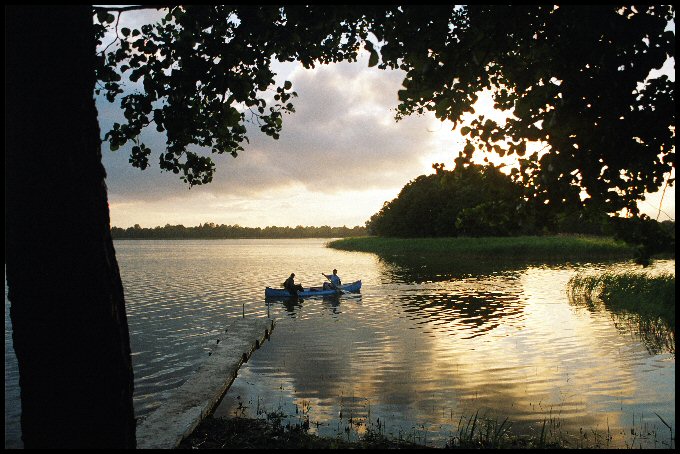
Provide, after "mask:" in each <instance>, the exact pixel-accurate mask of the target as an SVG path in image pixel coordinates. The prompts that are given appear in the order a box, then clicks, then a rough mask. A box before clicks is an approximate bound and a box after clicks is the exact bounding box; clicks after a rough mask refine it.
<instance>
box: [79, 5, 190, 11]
mask: <svg viewBox="0 0 680 454" xmlns="http://www.w3.org/2000/svg"><path fill="white" fill-rule="evenodd" d="M175 6H179V5H131V6H94V7H93V8H92V9H93V10H94V12H95V13H100V12H118V13H123V12H125V11H138V10H142V9H165V8H173V7H175Z"/></svg>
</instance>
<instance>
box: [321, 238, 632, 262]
mask: <svg viewBox="0 0 680 454" xmlns="http://www.w3.org/2000/svg"><path fill="white" fill-rule="evenodd" d="M328 247H331V248H335V249H341V250H347V251H360V252H373V253H376V254H378V255H383V256H390V255H412V254H419V255H444V254H448V255H455V256H466V257H488V258H496V257H503V258H517V259H573V258H595V257H597V258H630V257H632V253H633V249H632V248H631V247H630V246H628V245H626V244H625V243H623V242H621V241H616V240H614V239H612V238H609V237H597V236H583V235H555V236H519V237H483V238H472V237H458V238H383V237H360V238H356V237H354V238H344V239H340V240H335V241H332V242H330V243H328Z"/></svg>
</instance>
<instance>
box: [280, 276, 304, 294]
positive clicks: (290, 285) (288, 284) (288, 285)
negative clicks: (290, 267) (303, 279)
mask: <svg viewBox="0 0 680 454" xmlns="http://www.w3.org/2000/svg"><path fill="white" fill-rule="evenodd" d="M281 285H282V286H283V288H285V289H286V290H288V292H289V293H290V294H291V295H297V292H298V291H300V292H301V291H303V290H304V289H303V288H302V285H300V284H296V283H295V273H290V277H289V278H288V279H286V280H285V282H284V283H283V284H281Z"/></svg>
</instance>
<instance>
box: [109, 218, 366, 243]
mask: <svg viewBox="0 0 680 454" xmlns="http://www.w3.org/2000/svg"><path fill="white" fill-rule="evenodd" d="M111 236H112V237H113V239H114V240H116V239H149V240H168V239H236V238H261V239H268V238H346V237H358V236H366V228H365V227H361V226H354V227H346V226H344V225H343V226H342V227H329V226H327V225H322V226H321V227H315V226H301V225H298V226H297V227H277V226H268V227H264V228H261V227H241V226H240V225H224V224H215V223H212V222H206V223H205V224H199V225H198V226H195V227H185V226H183V225H181V224H180V225H170V224H166V225H165V226H164V227H160V226H158V227H153V228H144V227H140V225H139V224H135V225H134V226H133V227H128V228H126V229H124V228H121V227H112V228H111Z"/></svg>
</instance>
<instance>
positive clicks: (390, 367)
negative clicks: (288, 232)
mask: <svg viewBox="0 0 680 454" xmlns="http://www.w3.org/2000/svg"><path fill="white" fill-rule="evenodd" d="M324 242H325V241H322V240H278V241H269V242H267V241H254V240H249V241H187V242H117V243H116V248H117V252H118V258H119V262H120V265H121V274H122V276H123V281H124V285H125V290H126V299H127V301H128V308H129V313H128V314H129V319H130V320H129V323H130V331H131V337H132V344H133V355H134V359H133V361H134V362H135V379H136V387H135V390H136V396H135V399H136V400H135V405H136V411H137V413H138V415H141V416H144V415H145V414H148V412H150V411H152V410H153V408H155V407H157V406H158V405H160V403H161V402H162V400H163V398H164V396H167V395H168V393H169V392H170V391H172V389H174V388H176V387H177V386H179V384H178V383H181V382H182V381H183V380H185V379H186V377H187V376H188V374H190V373H191V372H192V371H193V370H195V368H196V365H197V364H198V363H200V361H201V359H202V358H204V357H207V354H208V352H209V351H210V346H211V345H214V343H215V341H216V339H217V338H219V335H220V331H221V329H223V326H225V325H226V324H227V321H228V320H229V318H230V317H241V316H242V313H245V314H246V316H248V317H268V316H271V317H273V318H276V319H277V327H276V329H275V330H274V332H273V334H272V337H271V339H270V340H268V341H267V342H265V343H264V344H263V346H262V347H261V348H260V350H258V351H257V352H255V354H254V355H253V356H252V357H251V359H250V360H249V361H248V363H246V364H245V365H244V366H243V367H242V368H241V370H240V371H239V376H238V378H237V379H236V380H235V381H234V384H233V385H232V388H231V389H230V390H229V392H228V393H227V395H226V396H225V398H224V401H223V403H222V405H221V406H220V408H219V409H218V414H222V415H229V416H233V415H234V414H237V413H240V414H242V415H244V416H260V417H262V416H263V415H264V414H265V413H268V412H275V411H279V412H282V413H283V414H285V415H287V417H288V419H289V420H290V422H292V423H300V422H302V421H304V420H305V419H306V418H308V419H309V422H310V431H311V432H313V433H320V434H323V435H331V436H336V435H338V436H343V437H345V436H346V437H348V438H352V437H356V435H357V434H360V433H363V432H364V431H365V430H366V428H367V427H371V428H373V429H375V428H376V427H377V426H376V424H377V421H378V419H379V420H380V422H381V428H380V430H381V432H383V433H385V434H386V435H391V436H402V437H405V438H408V437H415V438H418V439H419V440H416V441H420V442H422V441H423V440H424V438H425V437H426V438H427V441H428V444H431V445H432V444H433V445H435V446H443V444H444V443H445V442H446V441H447V440H448V438H449V437H450V436H452V434H455V433H456V431H457V429H458V424H459V422H460V421H461V419H463V420H465V418H469V417H471V416H474V415H475V414H476V413H477V412H479V415H480V416H485V417H488V418H492V419H498V420H499V422H502V421H503V420H504V419H505V418H506V417H508V418H509V420H510V421H511V422H512V423H513V430H515V431H517V433H521V434H526V433H530V432H531V431H534V433H535V432H536V431H538V432H540V430H541V424H542V423H543V421H544V420H547V421H549V429H550V430H551V431H553V433H554V434H555V435H562V436H564V437H566V438H569V437H572V436H574V437H578V436H580V432H579V429H580V428H584V429H586V430H596V431H599V432H601V433H602V432H604V433H607V426H609V427H610V428H611V431H612V437H613V439H612V441H611V444H612V445H613V446H618V447H625V446H626V443H627V442H629V441H630V428H631V426H632V425H633V422H632V421H633V419H634V418H636V419H637V418H643V419H644V421H645V422H647V423H649V424H652V423H657V425H658V426H662V425H661V423H660V422H659V421H658V419H656V416H654V414H653V413H654V412H658V413H659V414H661V415H662V416H663V417H664V419H665V420H666V421H670V422H671V423H672V424H673V425H674V422H675V415H674V411H675V410H674V408H675V407H674V402H675V396H674V377H675V358H674V355H672V354H669V353H668V352H666V351H660V352H655V351H654V350H652V351H650V350H649V349H648V348H647V347H646V346H645V344H644V342H641V341H640V340H639V339H636V338H635V337H634V336H630V335H629V334H628V333H627V332H624V330H622V327H623V326H624V325H625V324H626V323H627V322H623V321H622V320H618V321H617V320H616V319H614V318H612V315H611V312H609V311H608V310H607V309H606V308H604V307H586V306H583V305H578V304H570V302H569V300H568V298H567V296H566V288H565V287H566V283H567V281H568V280H569V278H570V277H571V276H572V275H574V273H576V272H577V270H582V269H600V268H602V265H570V264H553V265H526V264H513V263H502V264H484V263H470V264H465V263H463V264H461V263H453V262H451V263H449V262H447V261H442V262H441V263H422V262H415V263H411V262H409V261H408V260H405V259H404V258H401V259H400V260H399V261H398V262H395V261H390V260H383V259H380V258H378V257H377V256H375V255H373V254H366V253H350V252H344V251H335V250H331V249H327V248H324V247H323V243H324ZM617 266H619V265H617ZM333 268H337V269H338V272H339V273H338V274H340V275H341V277H342V278H343V281H345V282H349V281H352V280H355V279H362V282H363V287H362V289H361V293H360V294H359V295H342V296H340V297H339V298H337V299H332V298H330V299H329V298H325V299H324V298H306V299H304V300H303V301H285V300H284V301H265V300H264V297H263V294H264V287H265V286H267V285H278V283H280V282H282V281H283V280H284V279H285V278H286V277H287V276H288V275H289V274H290V273H291V272H295V273H296V281H298V282H302V283H303V284H304V285H320V283H321V279H322V277H321V276H319V275H320V273H321V272H322V271H323V272H326V273H328V272H329V271H330V270H332V269H333ZM320 278H321V279H320ZM631 323H632V322H631ZM669 394H670V395H669ZM642 414H644V417H643V416H642ZM350 418H351V421H352V422H351V423H350ZM357 423H359V424H357ZM347 429H349V430H347ZM626 431H628V432H627V433H625V432H626ZM636 447H637V444H636Z"/></svg>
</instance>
